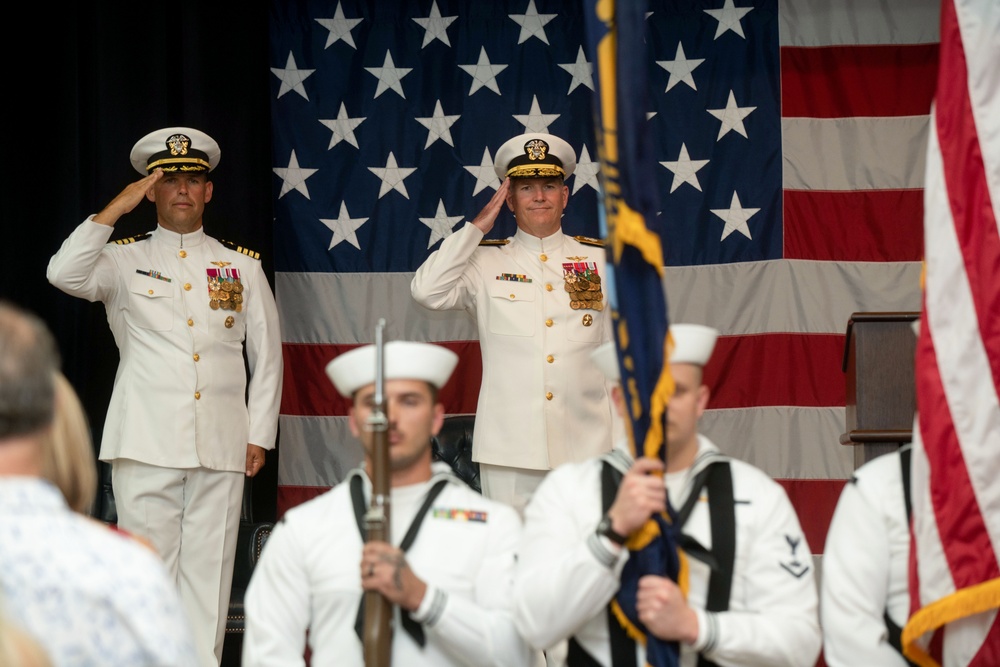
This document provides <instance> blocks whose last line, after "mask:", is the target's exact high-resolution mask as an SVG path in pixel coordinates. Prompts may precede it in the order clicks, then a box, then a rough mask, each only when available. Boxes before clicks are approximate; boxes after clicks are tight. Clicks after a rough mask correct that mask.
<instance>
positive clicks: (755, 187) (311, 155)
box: [270, 0, 939, 554]
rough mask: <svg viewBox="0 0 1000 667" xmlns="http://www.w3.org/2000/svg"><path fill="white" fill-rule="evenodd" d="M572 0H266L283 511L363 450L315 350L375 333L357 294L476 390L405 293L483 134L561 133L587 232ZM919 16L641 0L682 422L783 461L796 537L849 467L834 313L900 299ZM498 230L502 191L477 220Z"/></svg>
mask: <svg viewBox="0 0 1000 667" xmlns="http://www.w3.org/2000/svg"><path fill="white" fill-rule="evenodd" d="M583 4H584V3H583V2H579V3H577V2H568V1H560V0H503V1H496V2H481V1H476V0H464V1H456V0H414V1H412V2H398V3H397V2H377V1H376V0H371V1H369V2H362V1H361V0H341V1H340V2H336V3H334V2H318V1H317V2H312V1H309V0H300V1H293V0H273V2H272V5H271V10H270V11H271V15H270V57H271V72H272V76H271V79H272V88H271V90H272V94H273V98H272V117H273V136H272V138H271V140H272V145H273V152H274V161H275V164H274V174H275V177H274V198H275V199H274V211H275V260H274V265H275V269H276V275H275V292H276V298H277V302H278V308H279V311H280V315H281V321H282V336H283V341H284V356H285V385H284V386H285V389H284V396H283V399H282V408H281V421H280V429H281V430H280V444H279V447H280V455H279V457H278V458H279V471H278V483H279V489H278V491H279V497H278V504H279V507H278V511H279V514H280V513H282V512H284V511H285V510H287V509H288V508H289V507H291V506H294V505H295V504H297V503H300V502H302V501H304V500H306V499H308V498H310V497H313V496H315V495H317V494H319V493H321V492H323V491H325V490H326V489H327V488H329V487H330V486H331V485H333V484H336V483H337V482H338V481H339V480H341V479H342V478H343V477H344V474H345V472H346V471H347V470H348V469H349V468H351V467H352V466H354V465H356V464H358V463H359V462H360V461H361V456H362V453H361V449H360V445H358V444H357V443H356V442H355V440H354V438H353V437H351V435H350V433H349V431H348V428H347V425H346V415H347V408H348V406H347V403H346V402H345V401H344V400H343V399H341V398H340V397H339V396H338V395H337V394H336V392H335V391H334V389H333V387H332V385H331V384H330V382H329V381H328V380H327V378H326V376H325V374H324V366H325V365H326V363H327V362H328V361H329V360H330V359H332V358H333V357H334V356H336V355H337V354H340V353H342V352H344V351H346V350H348V349H351V348H352V347H354V346H357V345H359V344H364V343H370V342H372V341H373V337H374V327H375V322H376V321H377V320H378V318H380V317H385V318H386V320H387V323H388V324H387V331H386V334H387V338H389V339H411V340H424V341H435V342H440V343H443V344H445V345H447V346H448V347H450V348H452V349H454V350H455V351H456V352H458V354H459V355H460V358H461V360H460V364H459V367H458V370H457V371H456V374H455V376H454V378H453V379H452V381H451V382H450V383H449V385H448V386H447V387H446V388H445V391H444V392H443V393H442V398H443V400H444V402H445V406H446V409H447V411H448V412H449V413H451V414H470V413H474V412H475V410H476V400H477V395H478V388H479V382H480V374H481V364H480V360H479V343H478V336H477V331H476V325H475V321H474V320H473V319H472V318H471V317H470V316H469V315H468V314H466V313H464V312H461V311H455V312H444V313H431V312H428V311H426V310H424V309H422V308H421V307H420V306H418V305H416V304H415V303H414V302H413V300H412V298H411V296H410V290H409V283H410V279H411V276H412V274H413V272H414V271H415V270H416V268H417V267H418V266H419V265H420V263H421V262H422V261H423V260H424V259H425V258H426V257H427V256H428V254H429V253H431V252H432V251H433V250H435V249H436V248H437V247H438V246H439V245H440V241H441V239H442V238H444V237H446V236H447V235H448V234H449V233H451V232H452V231H453V230H454V229H456V228H458V227H459V226H460V225H462V224H464V221H466V220H471V218H472V217H474V216H475V214H476V213H477V212H478V211H479V210H480V209H481V208H482V206H483V205H484V204H485V203H486V201H487V200H488V199H489V197H490V196H491V195H492V194H493V192H494V191H495V189H496V188H497V187H498V186H499V184H500V182H499V180H498V179H497V177H496V175H495V174H494V173H493V168H492V163H493V156H494V154H495V152H496V150H497V148H498V147H499V146H500V145H501V143H503V141H505V140H506V139H508V138H510V137H511V136H514V135H516V134H519V133H521V132H525V131H529V130H537V131H546V132H550V133H553V134H556V135H560V136H562V137H564V138H566V140H568V141H569V142H570V144H572V146H573V147H574V148H575V149H576V151H577V153H578V156H579V166H578V168H577V170H576V173H575V174H574V175H573V176H572V177H571V178H570V179H569V181H568V185H569V188H570V193H571V194H570V203H569V206H568V208H567V211H566V215H565V222H564V229H565V230H566V231H567V232H568V233H571V234H585V235H590V236H596V235H598V233H599V232H598V222H597V220H598V206H599V202H598V198H597V191H598V190H597V188H599V183H598V176H597V173H598V164H597V154H596V146H595V142H594V122H593V117H592V111H591V105H592V104H593V102H594V94H593V86H594V83H593V82H594V72H593V67H592V63H590V62H589V61H588V58H587V56H586V54H585V49H584V39H585V37H584V25H583V23H584V18H583V11H584V7H583ZM938 14H939V3H938V2H937V0H885V1H884V2H879V3H857V2H847V1H846V0H844V1H843V2H838V1H836V0H782V1H778V0H755V1H753V2H751V0H706V1H705V2H690V1H689V2H672V1H668V0H655V1H653V2H650V4H649V7H648V17H647V19H646V27H647V36H646V45H645V46H646V48H647V50H648V58H649V67H648V71H649V80H648V82H647V83H648V86H649V89H648V92H649V94H650V98H651V102H652V109H653V110H652V112H651V114H650V117H649V121H648V122H649V123H651V124H652V128H651V132H650V135H651V137H652V141H653V142H654V147H653V148H654V153H655V155H656V159H657V161H658V164H657V165H655V171H656V174H655V176H656V179H657V182H658V187H659V191H660V206H661V211H660V215H661V216H662V217H663V219H664V224H663V229H664V232H663V236H664V237H663V251H664V261H665V263H666V265H667V266H666V271H665V285H666V289H667V301H668V305H669V308H670V319H671V321H672V322H693V323H701V324H707V325H710V326H714V327H717V328H718V329H719V330H720V332H721V338H720V340H719V343H718V346H717V349H716V352H715V355H714V358H713V360H712V362H711V364H710V365H709V367H708V369H707V370H706V378H707V381H708V383H709V385H710V386H711V387H712V391H713V394H712V400H711V403H710V409H709V410H708V412H707V413H706V415H705V416H704V418H703V421H702V430H703V431H704V432H705V433H706V434H707V435H708V436H709V437H711V438H713V439H714V440H715V441H716V442H717V443H718V444H719V446H720V447H722V449H723V450H724V451H726V452H728V453H730V454H732V455H735V456H737V457H740V458H742V459H745V460H747V461H749V462H751V463H753V464H755V465H757V466H759V467H760V468H762V469H763V470H765V471H766V472H768V473H770V474H771V475H772V476H773V477H775V478H776V479H778V480H779V481H780V482H781V483H782V484H784V485H785V487H786V488H787V489H788V491H789V494H790V496H791V498H792V500H793V503H794V504H795V506H796V507H797V509H798V511H799V515H800V517H801V519H802V522H803V525H804V527H805V529H806V531H807V536H808V538H809V541H810V545H811V547H812V549H813V552H814V553H816V554H821V553H822V549H823V544H824V538H825V532H826V526H827V522H828V520H829V516H830V514H831V513H832V510H833V507H834V505H835V503H836V499H837V496H838V495H839V493H840V490H841V488H842V486H843V484H844V481H845V480H846V479H847V478H848V477H849V476H850V474H851V472H852V471H853V468H854V457H853V451H852V450H851V448H850V447H845V446H842V445H840V444H839V436H840V434H841V433H843V432H844V431H845V430H846V423H845V407H844V404H845V394H846V391H845V377H844V374H843V371H842V361H843V352H844V342H845V332H846V327H847V322H848V320H849V318H850V316H851V314H852V313H854V312H872V311H917V310H919V309H920V300H921V296H920V284H919V283H920V260H921V259H922V253H923V245H922V243H923V231H922V216H923V201H922V195H923V193H922V187H923V178H924V155H925V151H926V140H927V128H928V117H929V112H930V103H931V99H932V97H933V91H934V80H935V74H936V70H937V57H938V39H939V38H938V23H939V16H938ZM514 229H515V226H514V221H513V218H512V217H511V216H510V214H509V213H508V212H507V211H504V213H503V214H502V215H501V218H500V219H499V220H498V223H497V225H496V227H495V228H494V231H493V232H491V234H490V236H491V237H505V236H508V235H510V234H512V233H513V231H514ZM512 381H516V378H512ZM525 400H526V401H530V400H533V397H530V396H526V397H525Z"/></svg>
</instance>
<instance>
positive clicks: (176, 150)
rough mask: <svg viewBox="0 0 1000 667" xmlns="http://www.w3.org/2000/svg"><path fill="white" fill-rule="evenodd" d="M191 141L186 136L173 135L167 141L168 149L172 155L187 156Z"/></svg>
mask: <svg viewBox="0 0 1000 667" xmlns="http://www.w3.org/2000/svg"><path fill="white" fill-rule="evenodd" d="M189 146H191V139H190V138H189V137H188V136H187V135H186V134H173V135H171V136H170V138H169V139H167V148H168V149H169V150H170V154H171V155H187V153H188V147H189Z"/></svg>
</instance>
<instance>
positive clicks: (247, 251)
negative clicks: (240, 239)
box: [219, 239, 260, 259]
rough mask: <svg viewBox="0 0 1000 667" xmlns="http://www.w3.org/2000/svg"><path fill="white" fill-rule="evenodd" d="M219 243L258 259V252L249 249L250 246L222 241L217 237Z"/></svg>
mask: <svg viewBox="0 0 1000 667" xmlns="http://www.w3.org/2000/svg"><path fill="white" fill-rule="evenodd" d="M219 243H221V244H222V245H224V246H226V247H227V248H229V249H230V250H235V251H236V252H239V253H243V254H244V255H246V256H247V257H252V258H253V259H260V253H259V252H257V251H256V250H251V249H250V248H244V247H243V246H241V245H237V244H235V243H233V242H232V241H224V240H222V239H219Z"/></svg>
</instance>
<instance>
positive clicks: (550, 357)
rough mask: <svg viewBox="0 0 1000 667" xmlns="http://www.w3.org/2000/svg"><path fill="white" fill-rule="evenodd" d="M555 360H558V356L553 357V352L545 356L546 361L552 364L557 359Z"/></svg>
mask: <svg viewBox="0 0 1000 667" xmlns="http://www.w3.org/2000/svg"><path fill="white" fill-rule="evenodd" d="M555 360H556V358H555V357H553V356H552V355H551V354H550V355H549V356H547V357H545V361H547V362H549V363H550V364H551V363H552V362H553V361H555Z"/></svg>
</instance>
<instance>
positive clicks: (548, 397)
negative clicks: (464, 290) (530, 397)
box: [545, 391, 552, 401]
mask: <svg viewBox="0 0 1000 667" xmlns="http://www.w3.org/2000/svg"><path fill="white" fill-rule="evenodd" d="M545 400H547V401H551V400H552V392H551V391H547V392H545Z"/></svg>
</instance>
